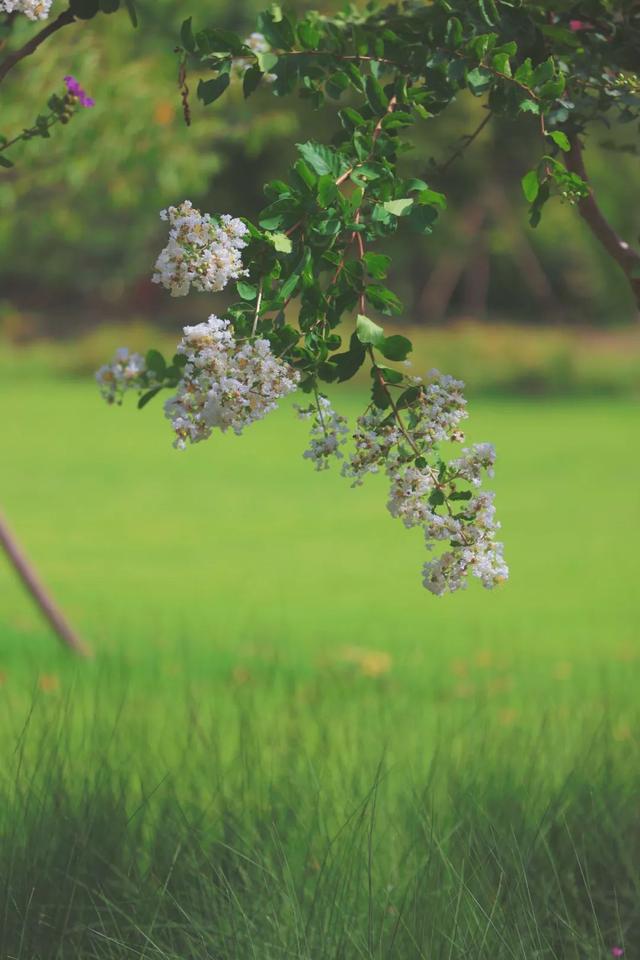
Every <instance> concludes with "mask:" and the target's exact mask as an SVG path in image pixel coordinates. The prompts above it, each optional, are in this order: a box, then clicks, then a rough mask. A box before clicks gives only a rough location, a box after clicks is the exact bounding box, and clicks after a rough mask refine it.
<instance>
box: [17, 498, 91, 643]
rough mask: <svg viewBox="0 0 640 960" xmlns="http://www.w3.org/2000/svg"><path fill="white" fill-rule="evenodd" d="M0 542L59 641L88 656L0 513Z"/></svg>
mask: <svg viewBox="0 0 640 960" xmlns="http://www.w3.org/2000/svg"><path fill="white" fill-rule="evenodd" d="M0 544H2V546H3V547H4V550H5V553H6V554H7V557H8V558H9V563H10V564H11V566H12V567H13V568H14V570H15V571H16V573H17V574H18V576H19V577H20V579H21V580H22V582H23V584H24V585H25V587H26V588H27V590H28V591H29V593H30V594H31V596H32V597H33V599H34V600H35V602H36V604H37V605H38V607H39V608H40V610H41V612H42V614H43V615H44V616H45V618H46V619H47V620H48V621H49V623H50V624H51V626H52V627H53V629H54V630H55V632H56V634H57V635H58V638H59V639H60V640H61V642H62V643H64V645H65V646H67V647H69V649H70V650H73V652H74V653H77V654H78V655H79V656H81V657H90V656H91V651H90V650H89V648H88V647H87V646H85V644H84V643H83V642H82V640H81V639H80V637H79V636H78V635H77V633H75V631H74V630H73V629H72V627H71V626H70V624H69V623H68V622H67V620H66V619H65V617H64V616H63V614H62V613H61V611H60V610H59V609H58V607H57V606H56V605H55V603H54V602H53V600H52V598H51V597H50V596H49V595H48V593H47V591H46V590H45V587H44V584H42V583H41V581H40V579H39V578H38V575H37V574H36V572H35V570H34V569H33V567H32V566H31V564H30V563H29V561H28V560H27V558H26V556H25V554H24V553H23V552H22V550H21V549H20V547H19V546H18V543H17V541H16V540H15V538H14V536H13V534H12V533H11V531H10V530H9V527H8V526H7V523H6V521H5V519H4V517H3V516H2V514H1V513H0Z"/></svg>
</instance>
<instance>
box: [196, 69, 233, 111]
mask: <svg viewBox="0 0 640 960" xmlns="http://www.w3.org/2000/svg"><path fill="white" fill-rule="evenodd" d="M229 82H230V81H229V74H228V73H223V74H221V75H220V76H219V77H215V78H214V79H213V80H201V81H200V83H199V84H198V99H199V100H202V102H203V103H204V104H209V103H213V102H214V101H215V100H217V99H218V97H221V96H222V94H223V93H224V92H225V90H226V89H227V87H228V86H229Z"/></svg>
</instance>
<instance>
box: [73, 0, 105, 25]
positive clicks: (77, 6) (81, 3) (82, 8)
mask: <svg viewBox="0 0 640 960" xmlns="http://www.w3.org/2000/svg"><path fill="white" fill-rule="evenodd" d="M69 8H70V10H71V12H72V13H73V15H74V17H77V18H78V19H79V20H91V18H92V17H95V15H96V14H97V13H98V11H99V10H100V3H99V0H70V3H69Z"/></svg>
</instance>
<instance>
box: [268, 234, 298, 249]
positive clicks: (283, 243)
mask: <svg viewBox="0 0 640 960" xmlns="http://www.w3.org/2000/svg"><path fill="white" fill-rule="evenodd" d="M267 238H268V239H269V240H270V241H271V243H272V244H273V246H274V247H275V249H276V250H277V251H278V253H291V251H292V250H293V244H292V243H291V240H290V238H289V237H288V236H287V235H286V233H268V234H267Z"/></svg>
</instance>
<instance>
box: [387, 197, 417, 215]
mask: <svg viewBox="0 0 640 960" xmlns="http://www.w3.org/2000/svg"><path fill="white" fill-rule="evenodd" d="M382 206H383V207H384V209H385V210H387V211H388V212H389V213H391V214H393V216H394V217H406V216H407V214H408V213H409V212H410V210H411V207H412V206H413V200H412V198H411V197H402V199H400V200H387V201H385V203H383V204H382Z"/></svg>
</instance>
